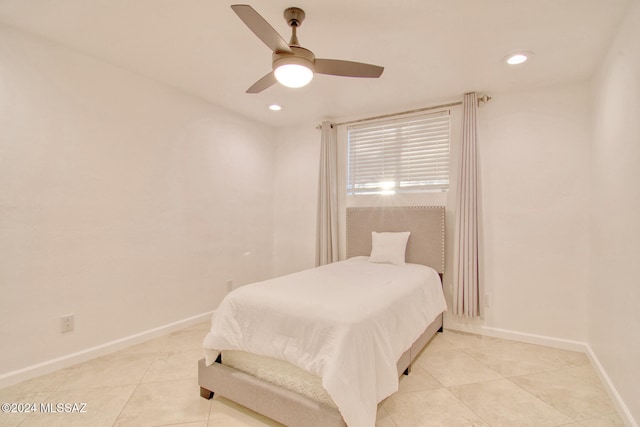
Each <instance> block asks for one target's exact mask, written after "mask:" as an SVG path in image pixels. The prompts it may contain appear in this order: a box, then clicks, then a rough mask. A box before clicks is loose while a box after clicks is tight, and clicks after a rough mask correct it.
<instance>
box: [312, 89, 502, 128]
mask: <svg viewBox="0 0 640 427" xmlns="http://www.w3.org/2000/svg"><path fill="white" fill-rule="evenodd" d="M490 100H491V97H490V96H488V95H484V96H482V97H480V98H478V103H480V102H489V101H490ZM456 105H462V101H458V102H451V103H449V104H441V105H434V106H433V107H424V108H416V109H415V110H409V111H402V112H400V113H392V114H383V115H382V116H374V117H366V118H364V119H357V120H350V121H348V122H341V123H331V127H333V126H344V125H351V124H354V123H360V122H367V121H369V120H378V119H387V118H389V117H395V116H402V115H404V114H412V113H420V112H422V111H429V110H437V109H438V108H446V107H455V106H456ZM316 129H322V125H321V124H320V125H317V126H316Z"/></svg>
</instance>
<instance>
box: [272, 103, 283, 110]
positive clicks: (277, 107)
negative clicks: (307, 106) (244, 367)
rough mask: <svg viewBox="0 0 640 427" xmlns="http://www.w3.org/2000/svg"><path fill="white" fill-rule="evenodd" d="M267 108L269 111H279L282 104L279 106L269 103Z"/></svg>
mask: <svg viewBox="0 0 640 427" xmlns="http://www.w3.org/2000/svg"><path fill="white" fill-rule="evenodd" d="M269 110H271V111H280V110H282V106H280V105H278V104H271V105H269Z"/></svg>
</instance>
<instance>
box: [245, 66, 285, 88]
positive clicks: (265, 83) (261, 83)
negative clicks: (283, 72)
mask: <svg viewBox="0 0 640 427" xmlns="http://www.w3.org/2000/svg"><path fill="white" fill-rule="evenodd" d="M277 82H278V80H276V75H275V74H273V71H272V72H270V73H269V74H267V75H266V76H264V77H263V78H261V79H260V80H258V81H257V82H255V83H254V84H253V86H251V87H250V88H249V89H247V92H246V93H260V92H262V91H263V90H265V89H266V88H268V87H271V86H273V85H274V84H276V83H277Z"/></svg>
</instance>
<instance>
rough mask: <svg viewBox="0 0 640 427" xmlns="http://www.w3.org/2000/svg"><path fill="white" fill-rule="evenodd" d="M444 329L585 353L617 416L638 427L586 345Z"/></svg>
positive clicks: (512, 333)
mask: <svg viewBox="0 0 640 427" xmlns="http://www.w3.org/2000/svg"><path fill="white" fill-rule="evenodd" d="M456 326H459V325H456ZM446 329H450V330H453V331H459V332H467V333H472V334H479V335H486V336H489V337H494V338H503V339H507V340H512V341H519V342H525V343H528V344H537V345H544V346H547V347H552V348H559V349H562V350H570V351H579V352H581V353H585V354H586V355H587V357H588V358H589V360H590V361H591V365H592V366H593V369H594V370H595V371H596V373H597V374H598V376H599V377H600V379H601V380H602V383H603V385H604V388H605V389H606V390H607V393H608V394H609V397H610V398H611V400H612V402H613V404H614V405H615V406H616V409H617V411H618V415H620V418H622V420H623V421H624V423H625V425H627V426H629V427H639V426H638V423H637V422H636V421H635V420H634V418H633V415H632V414H631V412H630V411H629V408H627V405H626V404H625V403H624V400H622V397H621V396H620V394H619V393H618V391H617V390H616V387H615V386H614V385H613V382H611V379H610V378H609V376H608V375H607V372H606V371H605V370H604V368H603V367H602V365H601V364H600V361H599V360H598V358H597V356H596V355H595V353H594V352H593V350H592V349H591V347H590V346H589V344H588V343H586V342H581V341H573V340H566V339H562V338H555V337H547V336H544V335H536V334H528V333H524V332H517V331H511V330H507V329H499V328H492V327H489V326H480V327H474V328H464V327H453V328H449V327H446Z"/></svg>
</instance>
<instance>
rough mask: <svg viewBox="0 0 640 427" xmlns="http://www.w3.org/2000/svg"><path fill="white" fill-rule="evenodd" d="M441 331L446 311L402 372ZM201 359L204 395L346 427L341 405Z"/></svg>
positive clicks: (313, 423) (294, 425) (314, 424)
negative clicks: (318, 399) (210, 363)
mask: <svg viewBox="0 0 640 427" xmlns="http://www.w3.org/2000/svg"><path fill="white" fill-rule="evenodd" d="M437 332H442V315H440V316H438V318H437V319H436V320H435V321H434V322H433V323H432V324H431V325H429V326H428V327H427V329H426V330H425V331H424V333H423V334H422V335H421V336H420V338H418V340H417V341H416V342H415V343H414V344H413V345H412V346H411V348H410V349H409V350H407V351H406V352H404V354H403V355H402V356H401V357H400V359H399V360H398V364H397V367H398V376H400V375H401V374H404V375H409V373H410V372H411V364H412V362H413V361H414V360H415V358H416V357H418V355H419V354H420V352H421V351H422V349H423V348H424V347H425V346H426V345H427V343H428V342H429V341H430V340H431V338H433V336H434V335H435V334H436V333H437ZM216 362H218V363H213V364H212V365H211V366H206V365H205V361H204V359H201V360H200V361H199V362H198V383H199V384H200V396H202V397H203V398H205V399H211V398H212V397H213V396H214V392H215V393H217V394H218V395H220V396H224V397H225V398H227V399H229V400H232V401H234V402H236V403H238V404H240V405H242V406H244V407H246V408H249V409H251V410H253V411H255V412H258V413H260V414H262V415H264V416H266V417H268V418H271V419H273V420H275V421H278V422H280V423H282V424H284V425H286V426H290V427H298V426H300V427H346V424H345V422H344V420H343V419H342V415H341V414H340V411H338V409H337V408H334V407H331V406H327V405H325V404H322V403H320V402H317V401H315V400H312V399H309V398H308V397H305V396H302V395H300V394H298V393H296V392H293V391H291V390H287V389H285V388H282V387H279V386H276V385H273V384H271V383H268V382H266V381H263V380H261V379H258V378H256V377H254V376H252V375H248V374H245V373H244V372H240V371H237V370H235V369H233V368H230V367H228V366H225V365H223V364H222V363H220V358H218V360H217V361H216Z"/></svg>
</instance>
